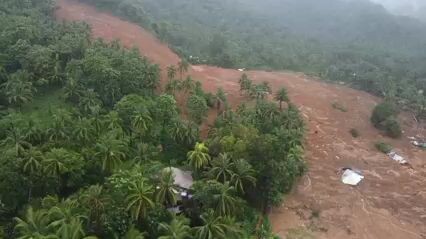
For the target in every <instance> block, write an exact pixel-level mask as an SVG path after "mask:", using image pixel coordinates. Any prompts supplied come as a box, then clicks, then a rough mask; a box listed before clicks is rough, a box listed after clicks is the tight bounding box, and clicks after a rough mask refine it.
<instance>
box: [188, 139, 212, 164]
mask: <svg viewBox="0 0 426 239" xmlns="http://www.w3.org/2000/svg"><path fill="white" fill-rule="evenodd" d="M208 152H209V149H208V148H207V147H206V145H205V144H204V143H196V144H195V147H194V150H192V151H189V152H188V154H187V158H188V161H189V164H190V165H191V166H192V167H193V168H194V169H196V170H199V169H201V168H203V167H205V166H207V164H208V163H209V162H210V155H209V153H208Z"/></svg>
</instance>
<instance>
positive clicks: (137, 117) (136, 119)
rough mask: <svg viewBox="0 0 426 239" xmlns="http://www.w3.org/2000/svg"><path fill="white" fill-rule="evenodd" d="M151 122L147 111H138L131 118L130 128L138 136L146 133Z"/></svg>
mask: <svg viewBox="0 0 426 239" xmlns="http://www.w3.org/2000/svg"><path fill="white" fill-rule="evenodd" d="M151 122H152V118H151V116H149V112H147V111H138V112H135V114H134V115H133V116H132V128H133V129H134V130H135V131H137V132H138V133H139V134H143V133H144V132H145V131H147V130H148V128H149V126H150V124H151Z"/></svg>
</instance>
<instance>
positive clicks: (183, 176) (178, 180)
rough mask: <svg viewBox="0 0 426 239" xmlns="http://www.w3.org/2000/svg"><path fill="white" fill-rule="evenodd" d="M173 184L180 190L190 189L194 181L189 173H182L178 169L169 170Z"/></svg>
mask: <svg viewBox="0 0 426 239" xmlns="http://www.w3.org/2000/svg"><path fill="white" fill-rule="evenodd" d="M171 170H172V172H173V177H174V180H175V184H176V185H177V186H179V187H181V188H185V189H190V188H191V186H192V184H193V183H194V180H193V179H192V176H191V172H190V171H183V170H182V169H179V168H174V167H172V168H171Z"/></svg>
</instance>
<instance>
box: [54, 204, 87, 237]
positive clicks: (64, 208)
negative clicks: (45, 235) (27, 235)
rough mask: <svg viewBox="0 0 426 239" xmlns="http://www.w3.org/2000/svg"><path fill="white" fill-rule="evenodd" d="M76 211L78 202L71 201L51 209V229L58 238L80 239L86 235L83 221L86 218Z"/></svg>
mask: <svg viewBox="0 0 426 239" xmlns="http://www.w3.org/2000/svg"><path fill="white" fill-rule="evenodd" d="M76 209H77V201H74V200H70V199H67V200H65V201H63V202H61V204H60V205H57V206H54V207H52V208H50V209H49V212H48V214H49V218H50V220H51V222H50V224H49V228H51V229H53V231H55V232H56V235H57V236H58V238H64V239H80V238H82V237H83V236H84V235H85V232H84V230H83V225H82V221H81V219H83V218H84V216H81V215H78V214H77V213H76Z"/></svg>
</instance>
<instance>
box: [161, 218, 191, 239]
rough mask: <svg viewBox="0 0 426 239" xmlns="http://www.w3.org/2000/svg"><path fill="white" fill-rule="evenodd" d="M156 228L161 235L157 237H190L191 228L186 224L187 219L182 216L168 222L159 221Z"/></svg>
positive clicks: (176, 238) (166, 238) (169, 238)
mask: <svg viewBox="0 0 426 239" xmlns="http://www.w3.org/2000/svg"><path fill="white" fill-rule="evenodd" d="M158 230H159V231H160V232H161V235H162V236H160V237H158V239H188V238H191V231H190V230H191V228H190V227H189V226H188V219H186V218H184V217H175V218H173V220H172V221H171V222H170V224H166V223H160V225H159V226H158Z"/></svg>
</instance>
